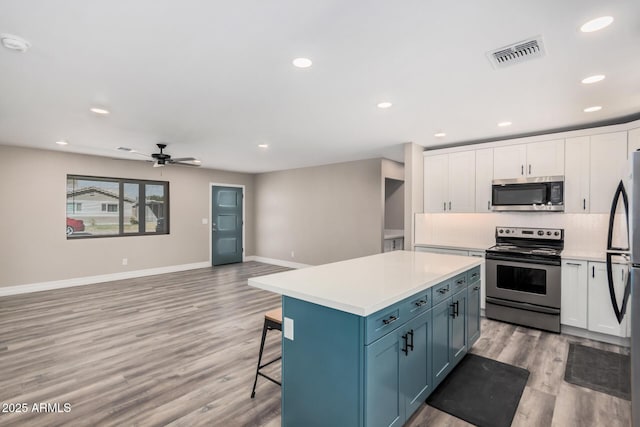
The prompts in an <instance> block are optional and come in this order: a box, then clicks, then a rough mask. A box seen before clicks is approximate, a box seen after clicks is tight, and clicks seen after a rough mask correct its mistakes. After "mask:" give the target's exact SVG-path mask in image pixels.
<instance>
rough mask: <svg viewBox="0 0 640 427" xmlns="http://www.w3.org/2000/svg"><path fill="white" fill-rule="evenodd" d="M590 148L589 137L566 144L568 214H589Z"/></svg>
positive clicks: (566, 208)
mask: <svg viewBox="0 0 640 427" xmlns="http://www.w3.org/2000/svg"><path fill="white" fill-rule="evenodd" d="M590 147H591V140H590V138H589V137H588V136H581V137H578V138H568V139H567V141H566V143H565V153H566V159H567V160H566V164H565V174H564V210H565V212H567V213H588V212H589V163H590V162H589V158H590V153H591V148H590ZM612 197H613V196H612Z"/></svg>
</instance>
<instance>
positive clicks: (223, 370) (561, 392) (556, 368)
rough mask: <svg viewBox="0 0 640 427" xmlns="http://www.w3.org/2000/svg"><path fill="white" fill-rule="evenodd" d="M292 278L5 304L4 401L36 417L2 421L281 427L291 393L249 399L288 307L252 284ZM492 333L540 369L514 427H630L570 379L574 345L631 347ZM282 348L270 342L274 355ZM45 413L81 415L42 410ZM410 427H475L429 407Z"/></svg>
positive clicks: (227, 273)
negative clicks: (271, 314) (268, 325)
mask: <svg viewBox="0 0 640 427" xmlns="http://www.w3.org/2000/svg"><path fill="white" fill-rule="evenodd" d="M283 270H286V269H284V268H282V267H276V266H271V265H267V264H261V263H257V262H248V263H245V264H236V265H231V266H223V267H216V268H215V269H211V268H205V269H199V270H192V271H188V272H180V273H171V274H164V275H158V276H151V277H145V278H139V279H131V280H122V281H117V282H109V283H104V284H99V285H89V286H82V287H75V288H68V289H61V290H56V291H47V292H38V293H32V294H25V295H15V296H9V297H3V298H0V367H1V368H2V369H0V402H2V403H7V404H8V403H26V404H27V405H28V407H29V411H28V412H27V413H0V425H2V426H5V425H6V426H62V425H73V426H95V425H105V426H127V425H140V426H156V425H158V426H159V425H172V426H218V425H219V426H269V427H275V426H279V425H280V388H279V387H278V386H277V385H275V384H272V383H270V382H268V381H266V380H264V379H259V380H258V388H257V391H256V398H255V399H251V398H250V397H249V396H250V393H251V386H252V384H253V376H254V374H255V364H256V361H257V353H258V347H259V345H260V334H261V329H262V322H263V315H264V312H265V311H267V310H269V309H271V308H274V307H277V306H279V304H280V299H279V297H278V296H277V295H274V294H271V293H269V292H265V291H261V290H258V289H254V288H251V287H249V286H247V284H246V282H247V279H248V278H249V277H252V276H259V275H263V274H269V273H275V272H278V271H283ZM482 327H483V333H482V336H481V338H480V340H479V341H478V342H477V343H476V345H475V346H474V348H473V349H472V351H473V352H474V353H476V354H479V355H482V356H486V357H490V358H494V359H497V360H500V361H502V362H506V363H510V364H513V365H516V366H521V367H524V368H527V369H529V371H530V372H531V375H530V377H529V381H528V384H527V387H526V389H525V392H524V395H523V397H522V399H521V402H520V406H519V408H518V412H517V413H516V417H515V419H514V423H513V425H514V426H558V427H560V426H603V425H606V426H629V425H630V403H629V402H628V401H624V400H621V399H618V398H615V397H611V396H608V395H606V394H603V393H599V392H596V391H592V390H588V389H584V388H580V387H577V386H574V385H571V384H567V383H565V382H564V381H563V376H564V366H565V362H566V358H567V352H568V346H569V342H580V343H583V344H585V345H590V346H593V347H598V348H603V349H607V350H612V351H617V352H625V351H627V349H623V348H620V347H616V346H612V345H608V344H603V343H598V342H594V341H589V340H586V339H580V338H575V337H570V336H563V335H556V334H548V333H545V332H540V331H535V330H531V329H527V328H524V327H518V326H513V325H508V324H504V323H500V322H493V321H489V320H486V319H483V323H482ZM280 342H281V341H280V336H279V334H278V333H277V332H271V333H270V334H269V336H268V338H267V345H266V348H265V352H266V353H265V357H266V358H271V357H273V356H276V355H279V353H280ZM279 368H280V366H279V363H275V364H274V365H272V367H270V372H271V373H272V375H273V376H276V377H279ZM34 403H37V404H39V403H50V404H54V403H58V404H59V405H60V411H63V406H62V405H63V404H64V403H69V404H70V405H71V411H70V412H67V413H65V412H61V413H58V412H53V413H51V412H49V413H46V412H32V411H31V409H32V405H33V404H34ZM0 409H2V408H0ZM51 409H55V408H51ZM408 424H409V425H410V426H412V427H417V426H427V425H429V426H468V425H469V424H467V423H465V422H463V421H461V420H458V419H456V418H454V417H451V416H450V415H448V414H445V413H443V412H440V411H438V410H436V409H434V408H431V407H429V406H427V405H423V407H422V408H421V409H420V410H419V411H418V412H417V413H416V414H415V415H414V417H412V419H411V420H410V421H409V423H408Z"/></svg>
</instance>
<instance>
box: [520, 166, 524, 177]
mask: <svg viewBox="0 0 640 427" xmlns="http://www.w3.org/2000/svg"><path fill="white" fill-rule="evenodd" d="M520 175H524V165H520Z"/></svg>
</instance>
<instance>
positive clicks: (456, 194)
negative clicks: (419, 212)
mask: <svg viewBox="0 0 640 427" xmlns="http://www.w3.org/2000/svg"><path fill="white" fill-rule="evenodd" d="M475 171H476V164H475V152H473V151H463V152H459V153H451V154H441V155H437V156H427V157H425V158H424V211H425V212H431V213H438V212H473V211H474V210H475V185H476V172H475Z"/></svg>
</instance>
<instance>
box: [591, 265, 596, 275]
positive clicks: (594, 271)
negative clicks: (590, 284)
mask: <svg viewBox="0 0 640 427" xmlns="http://www.w3.org/2000/svg"><path fill="white" fill-rule="evenodd" d="M591 277H596V267H595V266H592V267H591Z"/></svg>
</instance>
